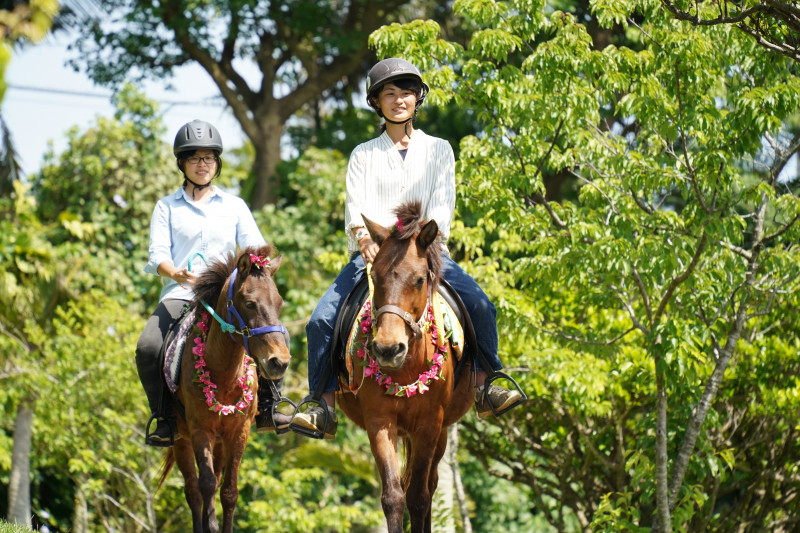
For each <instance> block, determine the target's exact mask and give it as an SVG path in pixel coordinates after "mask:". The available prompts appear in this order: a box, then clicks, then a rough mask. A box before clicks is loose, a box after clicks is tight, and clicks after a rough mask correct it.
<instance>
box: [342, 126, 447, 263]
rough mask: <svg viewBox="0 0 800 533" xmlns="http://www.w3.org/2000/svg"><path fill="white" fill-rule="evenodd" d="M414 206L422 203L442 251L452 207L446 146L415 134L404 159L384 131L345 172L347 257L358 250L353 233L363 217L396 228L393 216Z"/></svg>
mask: <svg viewBox="0 0 800 533" xmlns="http://www.w3.org/2000/svg"><path fill="white" fill-rule="evenodd" d="M413 200H419V201H420V202H421V203H422V218H423V219H424V220H431V219H433V220H436V223H437V224H438V225H439V234H440V239H441V242H442V245H445V243H446V242H447V239H448V238H449V237H450V223H451V222H452V221H453V211H454V210H455V205H456V180H455V158H454V157H453V149H452V148H451V147H450V144H449V143H448V142H447V141H445V140H444V139H439V138H438V137H431V136H430V135H426V134H425V133H424V132H423V131H422V130H417V129H415V130H414V132H413V133H412V135H411V141H410V142H409V144H408V152H407V153H406V156H405V159H403V156H402V155H400V152H399V151H398V150H397V148H395V146H394V142H393V141H392V140H391V138H390V137H389V135H388V134H387V133H386V132H385V131H384V132H383V133H382V134H381V135H380V136H379V137H376V138H375V139H372V140H370V141H367V142H365V143H363V144H360V145H358V146H357V147H356V148H355V149H354V150H353V152H352V154H350V163H349V165H348V167H347V199H346V203H345V217H344V224H345V232H346V233H347V251H348V253H352V252H357V251H358V250H359V248H358V243H357V242H356V238H355V236H354V235H353V231H352V229H353V228H357V227H360V226H363V225H364V220H363V219H362V218H361V215H362V214H363V215H364V216H366V217H367V218H369V219H370V220H372V221H373V222H377V223H378V224H380V225H381V226H384V227H389V226H391V225H392V224H394V222H395V216H394V215H393V214H392V211H393V210H394V209H395V208H396V207H397V206H399V205H400V204H402V203H403V202H407V201H413Z"/></svg>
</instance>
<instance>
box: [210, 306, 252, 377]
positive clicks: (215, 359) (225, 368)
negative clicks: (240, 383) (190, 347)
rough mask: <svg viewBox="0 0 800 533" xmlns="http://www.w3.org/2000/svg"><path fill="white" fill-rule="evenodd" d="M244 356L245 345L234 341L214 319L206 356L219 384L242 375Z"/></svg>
mask: <svg viewBox="0 0 800 533" xmlns="http://www.w3.org/2000/svg"><path fill="white" fill-rule="evenodd" d="M218 312H219V311H218ZM237 337H238V335H237ZM244 356H245V351H244V346H242V345H241V344H239V343H238V342H236V341H234V340H233V338H231V335H230V334H229V333H225V332H224V331H222V328H221V327H220V325H219V324H218V323H217V322H216V321H214V322H213V323H212V325H211V327H210V328H209V331H208V338H207V339H206V356H205V358H206V365H207V368H208V370H209V371H210V372H211V375H212V377H213V380H214V382H215V383H216V384H217V386H222V385H223V384H225V383H227V382H228V381H235V380H236V379H238V378H239V376H240V375H242V373H243V372H242V361H243V359H244Z"/></svg>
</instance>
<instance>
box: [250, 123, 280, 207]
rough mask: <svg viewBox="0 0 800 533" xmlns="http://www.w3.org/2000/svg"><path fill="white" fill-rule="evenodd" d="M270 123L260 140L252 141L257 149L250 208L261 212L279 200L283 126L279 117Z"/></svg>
mask: <svg viewBox="0 0 800 533" xmlns="http://www.w3.org/2000/svg"><path fill="white" fill-rule="evenodd" d="M268 122H270V123H273V122H274V124H272V125H267V126H266V127H265V128H264V129H263V130H262V132H263V133H261V134H260V135H259V137H260V138H259V139H255V140H253V139H251V140H252V141H253V146H254V147H255V149H256V157H255V161H254V164H253V173H254V174H255V176H254V179H255V183H254V184H253V189H252V190H253V194H252V196H251V198H250V207H252V208H253V210H259V209H261V208H262V207H264V206H265V205H267V204H274V203H275V202H276V201H277V200H278V196H277V190H278V188H279V186H280V180H279V178H278V174H277V172H276V169H277V167H278V163H280V161H281V134H282V133H283V125H282V124H279V123H278V119H277V117H274V120H269V119H268Z"/></svg>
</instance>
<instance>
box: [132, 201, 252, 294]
mask: <svg viewBox="0 0 800 533" xmlns="http://www.w3.org/2000/svg"><path fill="white" fill-rule="evenodd" d="M263 244H265V241H264V237H262V236H261V232H260V231H259V229H258V226H257V225H256V221H255V220H254V219H253V214H252V213H251V212H250V209H249V208H248V207H247V204H245V203H244V200H242V199H241V198H239V197H238V196H234V195H232V194H228V193H226V192H224V191H221V190H220V189H219V188H218V187H214V192H213V195H212V196H211V197H210V198H209V199H208V201H207V202H205V203H203V204H196V203H194V202H192V200H191V198H190V197H189V196H188V195H187V194H186V192H185V191H184V190H183V187H181V188H179V189H178V190H177V191H176V192H175V193H173V194H170V195H168V196H165V197H164V198H162V199H161V200H159V201H158V203H157V204H156V207H155V209H153V217H152V218H151V219H150V248H149V255H150V257H149V260H148V262H147V265H145V267H144V271H145V272H147V273H150V274H158V265H160V264H161V263H163V262H164V261H171V262H172V264H173V265H175V267H176V268H187V266H188V263H189V256H190V255H192V253H193V252H200V253H202V254H203V255H204V256H205V257H206V259H208V261H209V262H210V261H214V260H215V259H225V258H226V256H227V255H229V254H234V253H235V250H236V246H237V245H238V246H239V247H240V248H245V247H247V246H261V245H263ZM205 269H206V264H205V263H204V262H203V260H202V259H201V258H200V257H195V259H194V260H193V261H192V272H193V273H195V274H198V273H200V272H202V271H203V270H205ZM163 279H164V280H165V282H164V288H163V289H162V290H161V297H160V298H159V301H161V300H166V299H180V300H191V299H192V298H194V292H193V290H192V289H191V287H189V288H186V289H184V288H183V287H181V286H180V285H178V283H177V282H176V281H175V280H173V279H170V278H163Z"/></svg>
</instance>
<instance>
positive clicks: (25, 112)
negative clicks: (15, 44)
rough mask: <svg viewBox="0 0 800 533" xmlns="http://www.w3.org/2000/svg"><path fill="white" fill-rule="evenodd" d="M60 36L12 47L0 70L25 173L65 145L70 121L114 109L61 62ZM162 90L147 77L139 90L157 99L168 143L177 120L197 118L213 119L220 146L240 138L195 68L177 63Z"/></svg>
mask: <svg viewBox="0 0 800 533" xmlns="http://www.w3.org/2000/svg"><path fill="white" fill-rule="evenodd" d="M68 44H69V39H68V38H67V37H66V36H60V37H58V38H55V37H53V36H50V37H48V38H47V39H45V40H44V41H43V42H41V43H39V44H37V45H35V46H28V47H26V48H24V49H22V50H19V49H18V50H15V51H14V54H13V55H12V59H11V63H10V64H9V67H8V70H7V71H6V82H7V83H8V85H9V87H8V89H7V91H6V94H5V98H4V99H3V102H2V113H3V117H4V118H5V120H6V123H7V124H8V126H9V129H10V130H11V133H12V135H13V139H14V143H15V145H16V148H17V150H18V152H19V153H20V155H21V158H22V165H23V170H24V171H25V173H26V174H32V173H35V172H37V171H38V170H39V169H40V168H41V165H42V162H43V157H44V153H45V151H46V150H47V147H48V143H49V142H51V141H52V143H53V148H54V150H55V153H56V154H59V153H61V152H62V151H64V150H65V149H66V132H67V131H68V130H69V129H70V128H71V127H73V126H77V127H78V128H79V129H81V130H84V129H87V128H88V127H89V126H91V125H92V124H93V123H94V122H95V120H96V119H97V117H98V116H105V117H110V116H112V115H113V114H114V108H113V106H112V104H111V100H110V91H109V90H108V89H104V88H101V87H97V86H95V85H94V84H93V83H92V82H91V80H89V78H88V77H87V76H86V75H85V74H82V73H76V72H74V71H73V70H72V68H71V67H68V66H66V61H67V60H68V59H69V58H70V57H72V56H71V54H75V52H70V51H68V50H67V45H68ZM172 85H174V86H175V88H176V90H168V89H167V88H166V87H167V83H156V82H148V83H147V84H145V85H144V87H143V88H142V89H143V90H144V92H145V94H146V95H147V96H148V97H150V98H152V99H154V100H157V101H159V102H160V103H161V111H162V112H164V117H163V120H164V123H165V124H166V126H167V134H166V135H165V137H164V140H165V141H166V142H168V143H170V144H171V143H172V139H173V138H174V136H175V132H176V131H178V128H180V126H181V125H183V124H185V123H186V122H189V121H190V120H192V119H195V118H200V119H203V120H207V121H209V122H211V123H213V124H214V125H215V126H217V128H218V129H219V131H220V134H221V135H222V138H223V141H224V143H225V146H226V147H230V148H234V147H238V146H241V145H242V144H243V143H244V140H243V134H242V131H241V128H240V127H239V124H238V123H237V122H236V120H235V119H234V118H233V116H232V115H231V114H230V112H229V111H228V110H227V109H226V108H225V106H224V105H223V104H222V103H221V100H220V99H219V98H216V97H218V95H219V91H218V90H217V88H216V86H215V85H214V84H213V83H212V82H211V78H210V77H209V76H208V74H206V72H205V71H203V70H202V69H201V68H200V67H198V66H194V67H183V68H181V69H180V70H179V71H178V73H177V75H176V76H175V78H174V79H173V80H172Z"/></svg>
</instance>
